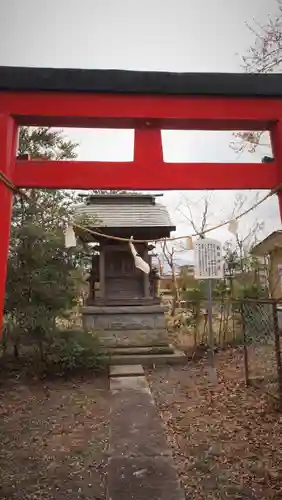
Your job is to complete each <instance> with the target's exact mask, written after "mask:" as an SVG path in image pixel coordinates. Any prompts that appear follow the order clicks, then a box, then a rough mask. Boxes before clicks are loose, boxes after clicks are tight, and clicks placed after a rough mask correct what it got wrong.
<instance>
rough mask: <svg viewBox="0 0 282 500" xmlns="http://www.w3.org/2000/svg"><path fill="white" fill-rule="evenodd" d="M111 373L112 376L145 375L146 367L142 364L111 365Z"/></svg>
mask: <svg viewBox="0 0 282 500" xmlns="http://www.w3.org/2000/svg"><path fill="white" fill-rule="evenodd" d="M109 375H110V377H130V376H135V377H138V376H143V377H144V368H143V366H141V365H117V366H116V365H111V366H110V369H109Z"/></svg>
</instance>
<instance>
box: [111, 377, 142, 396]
mask: <svg viewBox="0 0 282 500" xmlns="http://www.w3.org/2000/svg"><path fill="white" fill-rule="evenodd" d="M110 389H111V391H112V392H114V391H122V390H126V391H139V392H146V393H150V388H149V385H148V382H147V380H146V379H145V377H140V376H137V377H136V376H132V377H113V378H111V379H110Z"/></svg>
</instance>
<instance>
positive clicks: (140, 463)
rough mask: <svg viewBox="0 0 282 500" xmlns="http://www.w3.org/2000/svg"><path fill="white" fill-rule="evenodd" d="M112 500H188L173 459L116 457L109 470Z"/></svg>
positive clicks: (112, 459) (110, 496)
mask: <svg viewBox="0 0 282 500" xmlns="http://www.w3.org/2000/svg"><path fill="white" fill-rule="evenodd" d="M108 494H109V496H108V497H109V498H110V499H111V500H125V499H128V500H129V499H130V500H185V496H184V493H183V491H182V489H181V487H180V483H179V479H178V475H177V472H176V470H175V467H174V464H173V461H172V459H171V458H170V457H159V456H156V457H142V458H141V457H140V458H137V457H133V458H123V457H112V458H111V459H110V461H109V469H108Z"/></svg>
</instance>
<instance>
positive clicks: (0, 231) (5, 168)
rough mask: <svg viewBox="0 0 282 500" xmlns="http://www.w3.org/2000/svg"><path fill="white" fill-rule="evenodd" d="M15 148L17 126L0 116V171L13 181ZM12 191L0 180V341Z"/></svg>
mask: <svg viewBox="0 0 282 500" xmlns="http://www.w3.org/2000/svg"><path fill="white" fill-rule="evenodd" d="M16 147H17V125H16V123H15V121H14V120H13V118H12V117H10V116H8V115H1V114H0V170H1V172H3V173H4V174H5V175H6V176H7V177H8V178H9V179H11V180H12V179H13V174H14V168H15V160H16ZM12 202H13V193H12V191H11V190H10V189H9V188H8V187H7V186H6V185H5V184H4V183H3V181H1V180H0V339H1V336H2V322H3V308H4V299H5V287H6V276H7V260H8V250H9V239H10V226H11V214H12Z"/></svg>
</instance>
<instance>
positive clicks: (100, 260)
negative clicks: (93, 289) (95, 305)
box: [99, 244, 105, 299]
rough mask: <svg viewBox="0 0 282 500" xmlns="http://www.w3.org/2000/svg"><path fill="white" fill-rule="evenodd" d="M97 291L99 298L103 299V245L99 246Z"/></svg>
mask: <svg viewBox="0 0 282 500" xmlns="http://www.w3.org/2000/svg"><path fill="white" fill-rule="evenodd" d="M99 290H100V298H101V299H104V297H105V249H104V247H103V245H101V244H100V255H99Z"/></svg>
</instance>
